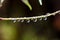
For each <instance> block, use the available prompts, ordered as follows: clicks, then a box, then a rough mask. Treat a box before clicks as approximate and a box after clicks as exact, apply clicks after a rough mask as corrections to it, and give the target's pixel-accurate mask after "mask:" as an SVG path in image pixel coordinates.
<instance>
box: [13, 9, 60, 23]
mask: <svg viewBox="0 0 60 40" xmlns="http://www.w3.org/2000/svg"><path fill="white" fill-rule="evenodd" d="M56 14H60V10H58V11H56V12H54V13H47V14H46V15H41V16H35V17H25V19H24V18H22V19H21V20H17V21H18V22H24V20H27V23H29V22H30V21H31V20H32V21H33V22H37V21H38V19H39V20H47V17H49V16H51V15H53V16H55V15H56ZM13 22H14V23H15V22H16V20H14V21H13Z"/></svg>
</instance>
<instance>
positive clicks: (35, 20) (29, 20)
mask: <svg viewBox="0 0 60 40" xmlns="http://www.w3.org/2000/svg"><path fill="white" fill-rule="evenodd" d="M31 20H32V21H33V22H37V21H38V20H40V21H41V20H45V21H46V20H47V17H46V18H39V19H37V18H36V19H27V20H26V22H27V23H30V22H31ZM24 21H25V20H24V19H21V20H16V19H15V20H13V23H15V22H24Z"/></svg>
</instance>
